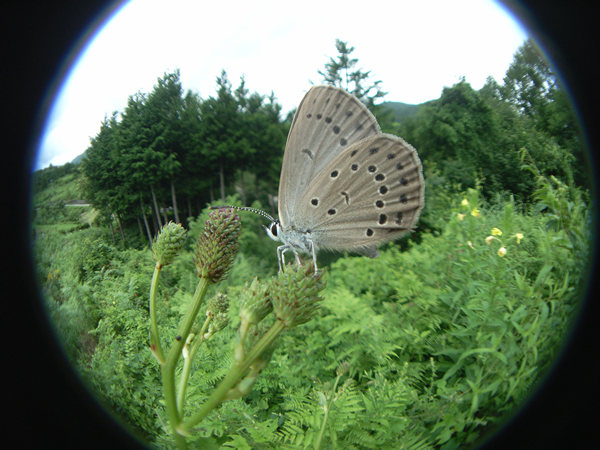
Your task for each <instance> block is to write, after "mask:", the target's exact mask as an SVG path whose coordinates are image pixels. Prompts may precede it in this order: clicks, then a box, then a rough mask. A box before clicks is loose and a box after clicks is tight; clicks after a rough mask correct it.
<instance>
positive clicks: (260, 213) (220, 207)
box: [210, 205, 277, 222]
mask: <svg viewBox="0 0 600 450" xmlns="http://www.w3.org/2000/svg"><path fill="white" fill-rule="evenodd" d="M227 208H229V209H236V210H238V211H249V212H251V213H254V214H258V215H259V216H263V217H264V218H265V219H269V220H270V221H271V222H277V221H276V220H275V219H274V218H273V217H271V216H270V215H269V214H267V213H266V212H264V211H263V210H260V209H256V208H248V207H247V206H232V205H221V206H211V207H210V209H227Z"/></svg>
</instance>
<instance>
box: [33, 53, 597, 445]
mask: <svg viewBox="0 0 600 450" xmlns="http://www.w3.org/2000/svg"><path fill="white" fill-rule="evenodd" d="M346 50H349V49H348V48H346ZM347 53H349V52H347ZM521 53H522V55H521V54H520V56H517V57H516V58H515V62H514V66H515V67H514V69H513V70H511V71H509V72H507V77H509V78H510V79H511V80H512V81H508V80H505V86H507V87H506V88H502V87H501V86H499V85H498V84H497V83H495V82H494V81H493V80H488V83H487V84H486V86H484V88H483V89H481V90H480V91H475V90H473V89H472V88H471V87H470V86H469V85H468V83H466V82H465V81H461V82H460V83H458V84H456V85H455V86H452V87H450V88H446V89H445V90H444V93H443V94H442V97H441V98H440V99H439V100H436V101H433V102H430V103H428V104H426V105H422V106H420V107H419V112H418V113H417V115H416V116H412V117H406V118H405V119H404V121H403V123H402V124H401V125H400V126H399V129H400V130H403V131H402V133H401V134H402V135H403V137H404V138H406V139H407V140H408V141H409V142H411V143H412V144H414V145H415V146H416V147H417V148H418V150H419V152H420V155H421V156H422V157H423V161H424V167H425V179H426V182H427V186H426V189H427V192H426V198H427V202H426V206H425V210H424V212H423V215H422V218H421V221H420V223H419V225H418V227H419V229H418V231H417V233H415V234H414V235H413V237H412V238H411V240H410V241H408V240H405V241H400V242H397V243H393V244H389V245H387V246H386V247H385V248H384V249H383V250H382V251H381V256H380V257H379V258H376V259H367V258H365V257H358V256H342V257H340V258H338V259H337V260H335V261H334V262H332V263H330V264H323V263H322V261H324V260H325V259H326V258H325V255H319V258H320V267H324V268H325V269H324V271H325V273H324V278H325V279H326V281H327V287H326V289H325V290H324V291H323V292H322V296H323V301H322V302H321V304H320V309H319V310H318V312H317V313H316V317H314V318H313V319H312V320H311V321H309V322H307V323H304V324H302V325H300V326H299V327H296V328H294V329H291V330H288V331H287V332H286V333H284V334H282V335H281V337H280V339H278V343H277V346H276V347H275V348H274V349H271V350H274V351H273V354H272V355H271V359H270V362H269V364H268V365H267V366H266V367H265V368H264V369H263V370H262V372H261V373H260V376H259V377H258V378H257V379H256V381H255V383H254V385H253V386H252V390H251V391H250V392H249V393H247V395H245V396H243V397H242V398H237V399H235V400H230V401H227V402H225V403H223V404H222V406H221V407H220V408H219V409H217V410H216V411H213V412H212V413H211V414H209V415H208V416H207V417H206V418H205V419H204V420H203V421H202V422H201V426H200V427H198V428H197V429H195V430H194V434H193V436H192V438H190V440H189V444H190V446H191V447H193V448H228V447H230V448H314V447H315V446H318V445H320V446H321V448H411V449H412V448H458V447H460V448H462V447H467V446H472V445H475V444H476V443H477V442H479V441H480V440H481V438H482V437H483V436H484V435H485V434H486V433H488V432H489V431H490V430H493V429H494V428H495V427H497V426H498V425H499V424H501V423H502V422H503V421H504V420H505V419H506V418H507V416H508V415H509V414H512V413H514V412H515V411H517V410H518V409H519V408H520V407H521V405H523V403H524V402H525V401H526V400H527V399H528V398H529V396H530V395H531V394H532V393H534V392H535V390H536V389H537V386H538V383H539V382H540V380H542V379H543V377H544V375H545V374H546V373H547V371H548V370H549V368H550V367H551V365H552V363H553V362H554V360H555V358H556V355H557V354H558V353H559V352H560V351H561V347H562V345H563V341H564V338H565V336H566V335H567V333H568V332H569V329H570V326H571V325H572V322H573V319H574V318H575V315H576V313H577V311H578V306H579V305H578V300H579V298H580V296H581V294H582V293H583V291H584V290H585V281H586V270H587V269H588V266H587V264H588V262H589V258H590V240H591V236H590V222H591V218H590V204H591V200H590V194H589V192H588V190H587V189H586V188H585V184H584V181H585V177H584V176H583V175H582V172H581V171H580V170H579V168H578V167H579V166H581V165H583V164H584V160H583V159H582V154H583V150H582V149H583V147H582V146H581V145H582V144H581V142H580V141H579V138H578V135H577V133H576V131H574V130H575V128H576V121H575V120H574V118H573V117H574V116H572V115H570V112H569V110H568V109H565V108H564V105H565V103H564V102H565V101H566V100H565V99H566V97H565V94H564V91H562V90H561V89H560V86H559V85H557V84H556V83H550V82H549V80H550V81H551V80H553V78H552V77H553V75H552V74H551V72H548V71H547V70H546V69H544V67H545V66H543V65H541V64H542V63H543V61H541V62H540V60H539V55H537V56H536V53H532V52H531V49H529V48H527V46H525V47H524V49H522V51H521ZM349 62H350V61H349ZM177 76H178V75H177V74H170V75H169V74H167V75H165V77H164V78H163V79H161V80H160V82H159V84H158V86H157V87H156V89H155V91H153V93H152V94H149V95H143V94H139V95H137V96H134V97H132V98H130V102H129V104H128V107H127V109H126V111H125V112H124V113H123V114H122V115H121V117H120V118H118V117H117V115H115V116H113V117H111V118H107V119H106V120H105V123H104V124H103V126H102V128H101V130H100V132H99V134H98V135H97V136H96V137H95V138H94V140H93V142H92V145H91V147H90V150H89V151H88V152H87V157H86V158H85V160H84V162H82V164H83V166H82V167H83V170H82V172H80V171H79V170H78V169H77V168H76V167H71V166H68V167H65V168H64V169H61V168H50V169H45V170H44V171H41V172H39V173H37V174H36V175H35V177H36V178H35V180H36V181H35V186H34V187H35V193H34V198H33V207H34V209H35V211H36V213H35V220H34V226H33V230H32V231H33V242H34V245H33V251H34V256H35V259H36V262H37V265H36V271H37V279H38V283H39V285H40V287H41V288H42V291H43V293H44V294H45V299H46V305H47V309H48V314H49V316H50V318H51V320H52V322H53V323H54V324H55V330H56V334H57V337H58V338H59V339H60V341H61V342H62V344H63V346H64V348H65V352H66V354H67V355H68V356H69V357H70V358H71V360H72V361H73V364H74V366H75V367H76V368H77V370H78V371H80V372H81V373H82V374H83V376H84V379H85V380H86V382H87V383H88V384H89V386H91V389H92V390H93V392H94V393H95V394H96V395H97V396H98V398H99V399H100V401H101V402H102V403H103V404H105V405H106V407H107V408H108V409H110V410H111V411H114V412H115V413H116V414H117V415H118V416H119V417H120V418H121V419H122V421H123V422H124V423H125V424H127V425H128V426H129V427H131V428H132V429H133V430H134V431H135V432H136V433H138V434H140V435H142V436H143V437H144V438H145V439H146V440H147V441H148V442H149V443H150V444H151V445H153V446H156V447H159V448H170V447H172V446H173V442H172V438H171V435H170V431H169V428H168V425H167V416H166V414H165V413H164V409H165V408H164V404H163V400H162V390H161V374H160V369H159V366H158V365H157V364H156V361H155V359H154V358H153V356H152V352H151V351H150V349H149V346H148V343H149V332H150V327H149V320H148V318H149V312H148V297H149V292H148V291H149V286H150V283H151V278H152V268H153V266H154V262H153V259H152V252H151V251H150V250H149V249H148V248H145V249H143V250H140V249H138V246H139V247H140V248H141V247H142V245H140V243H139V242H137V243H135V237H133V235H135V234H139V231H138V230H139V229H141V228H138V225H137V224H136V219H137V218H140V226H141V227H143V226H144V225H143V222H142V215H143V214H145V216H146V217H145V219H146V220H147V221H148V223H149V227H150V228H152V229H156V225H154V224H153V222H156V221H157V217H156V211H155V210H154V207H153V206H151V205H152V203H153V199H152V192H154V194H155V196H156V197H157V199H158V200H157V201H158V202H159V203H161V204H168V201H167V200H165V199H169V198H170V197H171V182H172V181H173V186H176V188H175V189H176V192H177V196H178V200H179V199H185V200H184V201H180V205H182V204H183V205H185V204H186V203H188V202H187V200H188V199H189V200H190V202H189V203H190V204H192V205H193V209H194V210H196V211H199V212H200V214H199V215H198V216H194V214H193V213H192V211H191V209H192V208H188V207H187V205H186V206H185V207H184V209H186V212H188V213H189V220H188V227H187V228H188V233H187V238H186V240H185V242H184V245H183V248H182V250H181V252H180V254H179V256H178V258H177V259H175V260H174V261H173V262H172V264H170V265H168V266H167V267H165V268H164V269H163V270H162V274H161V279H160V284H159V286H158V293H157V303H156V313H157V316H158V317H160V320H159V325H158V328H159V331H160V336H161V339H162V340H163V342H173V341H175V337H176V336H177V333H178V324H179V320H180V317H181V315H182V314H184V313H185V312H186V311H187V309H188V305H189V304H190V302H191V301H192V293H193V292H194V289H195V286H196V284H197V282H198V277H197V275H196V273H195V269H194V258H193V252H194V246H195V243H196V241H197V239H198V237H199V235H200V233H201V232H202V227H203V226H204V222H205V221H206V219H207V217H208V209H206V208H205V209H202V206H204V203H203V202H204V201H207V200H208V199H210V192H211V188H212V189H213V190H215V189H216V188H217V186H219V184H220V180H219V170H218V162H219V158H226V159H223V161H228V162H227V165H228V166H231V167H233V166H236V167H243V170H240V171H238V172H233V171H230V172H227V170H229V168H230V167H225V166H224V171H223V175H226V176H227V177H230V178H232V179H233V178H236V182H235V183H225V185H226V186H227V188H228V189H227V192H232V191H234V190H237V191H238V192H239V196H237V195H236V196H226V197H225V198H224V199H223V200H220V201H218V202H213V204H231V205H240V206H252V207H254V208H258V209H263V205H265V204H267V199H268V198H267V197H266V195H264V194H265V193H267V192H275V191H276V181H277V176H278V171H279V165H280V160H278V159H277V158H280V157H281V149H282V146H283V141H284V140H285V134H286V131H287V130H286V129H285V127H286V125H284V124H282V123H281V122H280V120H279V108H278V105H277V104H276V103H275V102H274V100H273V97H271V98H270V99H269V101H268V102H264V99H263V98H262V97H260V96H257V95H247V92H246V90H245V87H244V84H243V82H242V83H241V84H240V86H239V87H238V88H237V89H236V90H232V89H231V85H230V84H229V83H228V81H227V80H226V78H225V77H224V74H223V75H222V77H221V78H220V81H219V82H220V86H221V88H222V92H221V93H220V95H218V96H217V98H214V99H209V100H210V101H209V100H201V99H200V98H199V97H198V96H196V95H194V94H192V93H187V94H186V95H185V96H183V93H182V91H181V89H180V86H179V87H178V78H177ZM525 76H528V77H530V81H527V80H526V79H525V78H523V77H525ZM538 79H539V80H542V84H541V85H540V84H539V83H538V82H536V81H535V80H538ZM536 83H537V84H536ZM540 86H541V87H540ZM178 99H179V100H178ZM201 111H204V113H206V114H207V115H208V117H206V119H207V120H206V121H205V123H202V117H201V114H200V112H201ZM163 116H165V117H169V118H170V119H169V120H166V121H165V122H164V123H162V124H157V123H156V122H157V121H159V122H160V120H162V119H159V118H160V117H163ZM174 117H179V119H177V120H175V119H173V118H174ZM209 118H210V120H209ZM171 119H173V120H171ZM227 124H234V125H232V127H233V128H228V126H227ZM203 127H204V128H203ZM235 127H238V128H237V129H235ZM219 133H224V134H223V135H222V136H220V137H219ZM178 136H179V137H178ZM182 136H183V137H182ZM223 142H225V144H224V143H223ZM167 144H168V145H167ZM230 145H235V149H236V152H237V156H235V155H232V154H228V152H227V151H226V150H227V146H230ZM231 148H233V147H231ZM238 150H239V152H238ZM262 150H264V151H265V152H268V155H267V153H261V151H262ZM578 152H580V153H578ZM229 153H231V152H229ZM262 155H265V156H262ZM236 157H237V158H239V159H235V158H236ZM205 158H212V159H211V160H210V161H212V162H210V164H207V165H206V166H205V165H204V163H205ZM227 158H232V159H227ZM253 160H257V161H258V160H260V162H261V164H259V165H257V166H255V167H254V166H253V165H252V164H250V163H249V161H253ZM206 161H208V159H206ZM237 164H242V166H237ZM146 165H147V166H146ZM59 169H60V170H59ZM150 172H152V173H150ZM582 180H583V181H582ZM151 184H152V185H153V187H152V188H151V187H150V185H151ZM251 186H254V188H253V187H251ZM81 187H83V188H84V192H86V196H85V198H86V199H87V200H90V201H92V202H93V203H94V205H96V211H97V213H99V214H101V215H102V217H101V218H99V219H98V220H96V221H94V222H92V225H91V226H90V225H88V224H85V223H84V222H83V219H82V217H81V209H78V210H77V211H78V212H77V213H75V212H71V211H75V208H73V209H69V208H67V207H65V206H64V205H65V203H68V202H70V201H72V200H75V199H78V198H81V194H80V192H81V191H80V188H81ZM253 191H254V192H253ZM227 192H226V193H227ZM213 194H214V192H213ZM213 197H214V195H213ZM250 202H252V204H251V205H250V204H249V203H250ZM159 214H160V215H161V216H162V215H166V216H168V217H167V219H168V218H170V215H172V214H174V212H172V211H171V210H169V211H166V210H165V209H164V208H163V211H162V212H160V211H159ZM182 215H183V214H182ZM239 215H240V216H241V218H242V224H243V226H242V231H241V235H240V238H239V252H238V254H237V256H236V258H235V261H234V263H233V267H232V269H231V272H230V274H229V277H228V279H227V280H226V281H225V282H224V283H222V284H221V285H220V286H219V289H220V290H219V292H221V293H226V294H227V297H228V298H229V302H230V303H229V312H228V317H227V318H226V317H223V318H222V319H223V321H222V325H224V324H225V323H227V322H228V323H229V325H227V326H225V328H223V329H222V330H220V331H219V332H218V333H216V334H215V335H214V336H213V337H211V339H210V340H208V341H207V342H206V345H203V346H202V347H201V348H200V350H199V351H198V355H197V357H196V358H195V359H194V361H193V364H192V368H191V369H192V370H191V376H190V378H189V387H188V392H187V399H188V402H189V403H190V404H192V405H199V404H202V403H203V402H205V401H206V399H207V398H208V396H209V395H210V393H211V392H212V391H213V390H214V388H215V386H216V385H218V384H219V383H220V382H221V380H222V379H223V377H224V376H225V375H226V374H227V372H228V370H229V368H230V367H231V365H232V363H233V360H234V358H233V356H232V348H233V347H234V346H235V342H236V331H235V330H236V329H237V327H238V326H239V325H240V318H239V310H240V301H241V300H242V299H244V298H245V296H247V295H248V289H249V288H248V286H250V283H251V281H252V280H253V279H254V278H255V277H258V279H259V280H264V279H266V278H267V277H269V276H272V275H274V274H275V273H276V271H277V258H276V255H275V248H276V243H274V242H273V241H271V240H270V239H269V238H268V237H267V236H266V235H265V233H264V230H263V229H262V226H263V225H265V223H264V219H263V218H262V217H260V216H257V215H254V214H251V213H245V212H239ZM138 216H139V217H138ZM121 223H122V224H123V228H124V233H123V235H124V236H125V238H126V242H127V244H128V246H126V247H124V246H123V245H121V244H120V243H116V239H118V238H117V236H118V234H117V229H118V227H119V225H120V224H121ZM111 227H112V228H111ZM138 239H139V238H138ZM144 239H145V238H144ZM217 293H218V292H217V289H216V288H214V287H213V288H211V290H210V291H209V296H210V297H213V295H216V294H217ZM214 298H222V297H214ZM205 313H206V310H205V307H203V308H202V310H201V311H200V313H199V315H198V317H199V319H198V322H201V321H202V320H204V319H203V318H204V317H206V314H205ZM227 319H228V320H227ZM272 320H273V319H272V317H271V318H266V319H264V320H263V321H262V322H261V326H265V327H268V326H270V324H271V322H272ZM263 322H266V323H263ZM201 325H202V323H194V324H193V329H194V330H198V329H199V328H200V326H201ZM340 367H345V368H346V369H347V371H340V370H339V368H340ZM181 370H183V369H182V368H181V366H178V368H177V372H178V373H179V372H180V371H181ZM186 414H187V417H189V414H191V412H190V411H188V410H187V409H186Z"/></svg>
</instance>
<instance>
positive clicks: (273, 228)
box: [269, 222, 278, 237]
mask: <svg viewBox="0 0 600 450" xmlns="http://www.w3.org/2000/svg"><path fill="white" fill-rule="evenodd" d="M277 228H278V227H277V223H275V222H273V223H272V224H271V226H270V227H269V231H270V232H271V234H272V235H273V236H275V237H277Z"/></svg>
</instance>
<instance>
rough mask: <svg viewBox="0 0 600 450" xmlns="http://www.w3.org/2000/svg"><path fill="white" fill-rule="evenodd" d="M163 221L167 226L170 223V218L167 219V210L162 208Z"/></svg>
mask: <svg viewBox="0 0 600 450" xmlns="http://www.w3.org/2000/svg"><path fill="white" fill-rule="evenodd" d="M162 214H163V220H164V221H165V222H164V223H165V225H166V224H167V223H169V218H168V217H167V208H164V207H163V208H162Z"/></svg>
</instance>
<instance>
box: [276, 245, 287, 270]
mask: <svg viewBox="0 0 600 450" xmlns="http://www.w3.org/2000/svg"><path fill="white" fill-rule="evenodd" d="M287 249H288V246H287V245H280V246H279V247H277V262H278V263H279V271H280V272H281V271H282V270H283V267H284V266H285V256H284V253H285V251H286V250H287Z"/></svg>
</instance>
